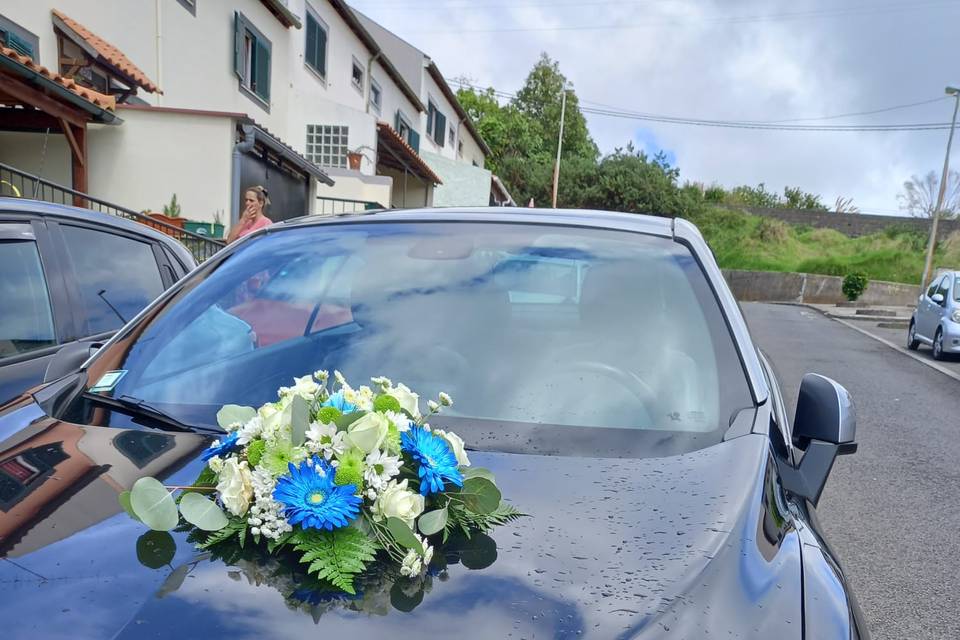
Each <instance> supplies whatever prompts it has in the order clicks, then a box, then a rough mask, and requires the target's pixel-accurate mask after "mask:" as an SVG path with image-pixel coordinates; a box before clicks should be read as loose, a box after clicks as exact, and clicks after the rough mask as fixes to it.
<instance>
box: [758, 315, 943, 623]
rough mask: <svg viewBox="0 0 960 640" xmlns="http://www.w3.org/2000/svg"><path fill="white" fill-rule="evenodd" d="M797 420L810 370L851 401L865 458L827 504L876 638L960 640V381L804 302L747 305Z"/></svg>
mask: <svg viewBox="0 0 960 640" xmlns="http://www.w3.org/2000/svg"><path fill="white" fill-rule="evenodd" d="M743 308H744V313H745V315H746V317H747V322H748V323H749V325H750V328H751V332H752V333H753V336H754V339H755V340H756V341H757V343H758V344H759V345H760V347H761V349H763V350H764V351H765V352H766V353H767V355H768V357H769V358H770V359H771V360H772V361H773V364H774V367H775V368H776V370H777V372H778V376H779V378H780V384H781V386H782V388H783V393H784V396H785V398H786V401H787V403H788V405H789V406H790V409H789V411H790V414H791V415H792V413H793V407H794V403H795V401H796V394H797V389H798V387H799V384H800V379H801V378H802V377H803V374H804V373H806V372H817V373H822V374H823V375H826V376H829V377H831V378H834V379H835V380H837V381H838V382H839V383H840V384H842V385H844V386H845V387H846V388H847V389H848V390H849V391H850V393H851V394H852V396H853V398H854V402H855V404H856V408H857V440H858V441H859V444H860V449H859V451H858V452H857V453H856V454H854V455H851V456H843V457H841V458H839V459H838V460H837V463H836V465H835V466H834V469H833V473H832V475H831V477H830V480H829V481H828V484H827V487H826V490H825V491H824V495H823V498H822V499H821V502H820V507H819V509H818V511H819V514H820V518H821V520H822V522H823V525H824V528H825V533H826V535H827V537H828V539H829V541H830V543H831V544H832V545H833V547H834V548H835V550H836V551H837V553H838V555H839V556H840V559H841V562H842V563H843V567H844V571H845V573H846V575H847V577H848V578H849V580H850V582H851V583H852V585H853V588H854V591H855V593H856V594H857V597H858V599H859V600H860V604H861V606H862V608H863V610H864V612H865V613H866V616H867V620H868V622H869V626H870V630H871V632H872V634H873V637H874V638H878V639H881V640H883V639H888V638H889V639H897V640H900V639H902V638H917V639H919V638H944V639H947V638H949V639H951V640H955V639H957V638H960V508H958V503H960V495H958V494H960V382H957V381H956V380H953V379H951V378H949V377H947V376H946V375H944V374H942V373H940V372H938V371H935V370H933V369H931V368H929V367H927V366H925V365H923V364H922V363H919V362H916V361H915V360H911V359H910V358H908V357H906V356H904V355H902V354H901V353H898V352H897V351H895V350H893V349H891V348H890V347H887V346H885V345H883V344H881V343H879V342H877V341H875V340H871V339H870V338H869V337H867V336H864V335H862V334H860V333H857V332H856V331H854V330H852V329H850V328H848V327H845V326H843V325H841V324H840V323H838V322H835V321H833V320H830V319H828V318H826V317H824V316H823V315H821V314H820V313H818V312H816V311H813V310H810V309H806V308H803V307H796V306H786V305H768V304H756V303H748V304H744V305H743Z"/></svg>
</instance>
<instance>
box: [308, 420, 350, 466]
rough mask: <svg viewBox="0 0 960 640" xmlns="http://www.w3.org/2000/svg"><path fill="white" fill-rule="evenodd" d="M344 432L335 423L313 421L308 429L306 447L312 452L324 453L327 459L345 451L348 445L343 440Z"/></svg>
mask: <svg viewBox="0 0 960 640" xmlns="http://www.w3.org/2000/svg"><path fill="white" fill-rule="evenodd" d="M343 436H344V433H343V432H342V431H337V425H335V424H332V423H331V424H323V423H322V422H311V423H310V428H309V429H307V441H306V447H307V449H308V450H309V451H310V452H311V453H319V454H322V455H323V457H324V458H325V459H327V460H329V459H330V458H332V457H333V456H335V455H340V454H341V453H343V452H344V450H345V448H346V445H345V444H344V442H343Z"/></svg>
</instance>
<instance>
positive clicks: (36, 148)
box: [0, 131, 73, 197]
mask: <svg viewBox="0 0 960 640" xmlns="http://www.w3.org/2000/svg"><path fill="white" fill-rule="evenodd" d="M44 146H46V148H44ZM0 162H2V163H3V164H6V165H10V166H12V167H14V168H16V169H20V170H22V171H26V172H27V173H32V174H33V175H35V176H39V177H41V178H43V179H44V180H49V181H50V182H56V183H57V184H63V185H67V186H70V184H71V182H72V178H73V170H72V169H71V152H70V146H69V145H68V144H67V139H66V138H65V137H64V136H63V134H59V133H51V134H50V135H49V137H48V136H47V135H46V134H44V133H27V132H22V131H0ZM11 194H12V191H11V190H10V186H9V185H0V195H4V196H9V195H11ZM20 195H21V196H23V197H29V195H30V194H26V193H21V194H20Z"/></svg>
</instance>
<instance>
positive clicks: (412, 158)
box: [377, 122, 443, 184]
mask: <svg viewBox="0 0 960 640" xmlns="http://www.w3.org/2000/svg"><path fill="white" fill-rule="evenodd" d="M377 133H378V134H379V137H381V141H383V142H386V143H387V144H389V145H390V146H391V147H393V148H394V149H397V150H398V151H400V152H401V153H403V154H404V155H405V156H406V159H407V160H408V161H409V163H410V164H411V165H413V168H414V169H417V170H418V171H419V175H420V176H421V177H423V178H426V179H427V180H430V181H431V182H432V183H434V184H443V180H441V179H440V177H439V176H438V175H437V174H436V173H434V172H433V169H431V168H430V165H428V164H427V163H426V161H425V160H424V159H423V158H421V157H420V154H418V153H417V152H416V151H414V149H413V147H411V146H410V145H409V144H408V143H407V141H406V140H404V139H403V137H402V136H401V135H400V134H399V133H397V132H396V130H395V129H394V128H393V127H391V126H390V125H389V124H387V123H386V122H378V123H377Z"/></svg>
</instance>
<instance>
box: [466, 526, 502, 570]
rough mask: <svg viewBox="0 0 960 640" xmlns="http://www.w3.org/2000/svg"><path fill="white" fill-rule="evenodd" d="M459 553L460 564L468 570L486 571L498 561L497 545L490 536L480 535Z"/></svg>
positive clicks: (471, 539) (469, 541)
mask: <svg viewBox="0 0 960 640" xmlns="http://www.w3.org/2000/svg"><path fill="white" fill-rule="evenodd" d="M458 551H459V556H460V563H461V564H462V565H463V566H465V567H466V568H467V569H473V570H477V569H486V568H487V567H489V566H490V565H492V564H493V563H494V562H495V561H496V560H497V543H496V541H495V540H494V539H493V538H491V537H490V536H488V535H486V534H483V533H478V534H476V535H474V536H473V537H472V538H470V540H468V541H467V542H466V543H465V544H464V545H463V547H462V548H461V549H459V550H458Z"/></svg>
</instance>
